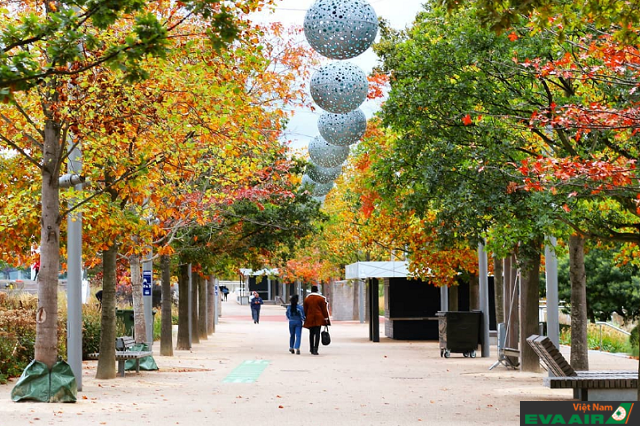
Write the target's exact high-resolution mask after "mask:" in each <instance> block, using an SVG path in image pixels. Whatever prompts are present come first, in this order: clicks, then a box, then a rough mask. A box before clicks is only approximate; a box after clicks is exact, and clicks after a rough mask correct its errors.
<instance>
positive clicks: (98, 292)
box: [96, 290, 102, 310]
mask: <svg viewBox="0 0 640 426" xmlns="http://www.w3.org/2000/svg"><path fill="white" fill-rule="evenodd" d="M96 299H98V303H99V304H100V306H99V307H98V309H99V310H102V290H98V291H97V292H96Z"/></svg>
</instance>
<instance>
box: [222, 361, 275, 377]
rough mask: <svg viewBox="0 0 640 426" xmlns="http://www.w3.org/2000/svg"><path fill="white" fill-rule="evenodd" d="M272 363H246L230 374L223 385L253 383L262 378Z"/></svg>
mask: <svg viewBox="0 0 640 426" xmlns="http://www.w3.org/2000/svg"><path fill="white" fill-rule="evenodd" d="M270 362H271V361H267V360H265V359H256V360H251V361H244V362H243V363H242V364H240V365H239V366H237V367H236V368H235V369H234V370H233V371H232V372H231V373H229V375H228V376H227V377H225V379H224V380H223V381H222V383H253V382H255V381H256V380H257V379H258V377H260V374H262V372H263V371H264V369H265V368H267V366H268V365H269V363H270Z"/></svg>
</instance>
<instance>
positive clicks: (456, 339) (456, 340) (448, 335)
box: [436, 311, 482, 358]
mask: <svg viewBox="0 0 640 426" xmlns="http://www.w3.org/2000/svg"><path fill="white" fill-rule="evenodd" d="M436 315H437V316H438V340H439V343H440V356H441V357H445V358H449V356H450V355H451V352H454V353H461V354H463V355H464V356H465V357H471V358H475V356H476V349H477V348H478V344H479V343H480V326H481V323H482V312H481V311H471V312H465V311H448V312H438V313H437V314H436Z"/></svg>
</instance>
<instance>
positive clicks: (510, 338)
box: [504, 255, 521, 365]
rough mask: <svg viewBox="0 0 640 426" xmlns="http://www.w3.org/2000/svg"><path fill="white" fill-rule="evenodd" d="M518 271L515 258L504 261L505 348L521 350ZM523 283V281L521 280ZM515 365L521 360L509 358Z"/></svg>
mask: <svg viewBox="0 0 640 426" xmlns="http://www.w3.org/2000/svg"><path fill="white" fill-rule="evenodd" d="M518 281H519V280H518V270H517V269H516V261H515V256H513V255H510V256H509V257H507V258H505V259H504V295H505V297H504V314H505V326H506V333H507V336H506V339H505V343H504V344H505V347H507V348H512V349H519V345H520V308H519V306H518V300H520V293H519V285H518ZM520 281H521V280H520ZM509 359H510V360H511V362H512V363H513V364H514V365H517V364H519V363H520V359H516V358H515V357H510V358H509Z"/></svg>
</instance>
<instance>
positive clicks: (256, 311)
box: [251, 291, 264, 324]
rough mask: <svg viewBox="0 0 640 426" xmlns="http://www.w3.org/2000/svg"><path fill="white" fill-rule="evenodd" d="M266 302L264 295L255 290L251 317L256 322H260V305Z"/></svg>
mask: <svg viewBox="0 0 640 426" xmlns="http://www.w3.org/2000/svg"><path fill="white" fill-rule="evenodd" d="M263 303H264V302H263V301H262V297H260V295H259V294H258V292H257V291H254V292H253V298H252V299H251V317H253V323H254V324H260V307H261V306H262V304H263Z"/></svg>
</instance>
